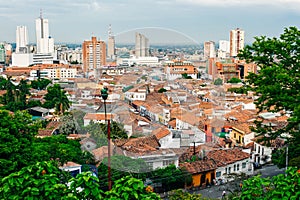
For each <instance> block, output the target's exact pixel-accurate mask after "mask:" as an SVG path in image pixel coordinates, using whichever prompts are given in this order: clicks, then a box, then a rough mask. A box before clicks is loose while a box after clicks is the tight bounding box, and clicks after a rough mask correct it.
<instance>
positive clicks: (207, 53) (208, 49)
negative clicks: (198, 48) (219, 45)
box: [204, 41, 216, 59]
mask: <svg viewBox="0 0 300 200" xmlns="http://www.w3.org/2000/svg"><path fill="white" fill-rule="evenodd" d="M215 57H216V48H215V42H213V41H207V42H204V59H208V58H215Z"/></svg>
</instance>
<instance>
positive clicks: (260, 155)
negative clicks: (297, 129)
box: [251, 137, 284, 166]
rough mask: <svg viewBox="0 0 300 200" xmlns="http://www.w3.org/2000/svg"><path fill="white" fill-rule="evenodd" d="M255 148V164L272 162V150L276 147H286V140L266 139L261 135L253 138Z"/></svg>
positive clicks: (253, 153)
mask: <svg viewBox="0 0 300 200" xmlns="http://www.w3.org/2000/svg"><path fill="white" fill-rule="evenodd" d="M253 141H254V149H253V152H252V157H251V158H252V162H253V163H254V165H256V166H257V165H264V164H266V163H269V162H271V160H272V152H273V151H274V150H275V149H278V148H282V147H284V140H283V139H280V138H276V139H275V140H271V141H264V140H262V138H261V137H257V138H255V139H253Z"/></svg>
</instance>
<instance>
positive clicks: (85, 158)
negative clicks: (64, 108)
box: [31, 135, 95, 164]
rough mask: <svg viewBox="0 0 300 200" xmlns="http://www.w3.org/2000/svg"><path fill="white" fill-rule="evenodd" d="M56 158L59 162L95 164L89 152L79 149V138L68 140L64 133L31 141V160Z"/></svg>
mask: <svg viewBox="0 0 300 200" xmlns="http://www.w3.org/2000/svg"><path fill="white" fill-rule="evenodd" d="M51 159H54V160H58V161H59V162H60V163H61V164H64V163H66V162H68V161H73V162H75V163H79V164H87V163H89V164H95V161H94V157H93V155H92V154H91V153H89V152H84V151H82V150H81V144H80V142H79V140H70V139H68V138H67V137H66V136H65V135H56V136H51V137H45V138H35V139H34V141H33V143H32V153H31V160H33V161H47V160H51Z"/></svg>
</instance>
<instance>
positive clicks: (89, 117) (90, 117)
mask: <svg viewBox="0 0 300 200" xmlns="http://www.w3.org/2000/svg"><path fill="white" fill-rule="evenodd" d="M105 117H106V118H105ZM113 118H114V114H112V113H106V116H105V113H87V114H85V116H84V117H83V125H84V126H87V125H89V124H90V122H91V121H93V122H94V123H100V124H104V123H105V122H106V121H105V120H108V119H113Z"/></svg>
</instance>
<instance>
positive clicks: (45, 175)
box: [0, 161, 160, 200]
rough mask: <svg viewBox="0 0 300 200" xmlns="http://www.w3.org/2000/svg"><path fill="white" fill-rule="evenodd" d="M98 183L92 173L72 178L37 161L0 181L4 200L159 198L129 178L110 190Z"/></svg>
mask: <svg viewBox="0 0 300 200" xmlns="http://www.w3.org/2000/svg"><path fill="white" fill-rule="evenodd" d="M100 182H101V180H99V179H98V178H97V177H95V176H93V175H92V173H91V172H83V173H81V174H78V175H77V176H76V177H75V178H72V177H71V176H70V175H69V174H67V173H66V172H64V171H62V170H60V169H59V168H58V165H57V163H56V162H55V161H50V162H38V163H36V164H34V165H30V166H27V167H24V168H22V169H21V170H20V171H18V172H15V173H12V174H10V175H9V176H7V177H5V178H3V179H2V180H1V182H0V198H1V199H33V200H35V199H53V200H54V199H70V200H71V199H72V200H80V199H93V200H94V199H95V200H97V199H128V200H129V199H132V200H133V199H136V200H138V199H149V200H153V199H154V200H155V199H160V198H159V196H158V195H156V194H155V193H153V192H152V191H151V190H149V189H148V188H147V187H146V186H144V183H143V182H142V181H141V180H139V179H136V178H133V177H130V176H126V177H123V178H121V179H119V180H117V181H116V182H115V184H114V185H113V187H112V189H111V190H110V191H106V192H104V191H102V190H101V189H99V183H100Z"/></svg>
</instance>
